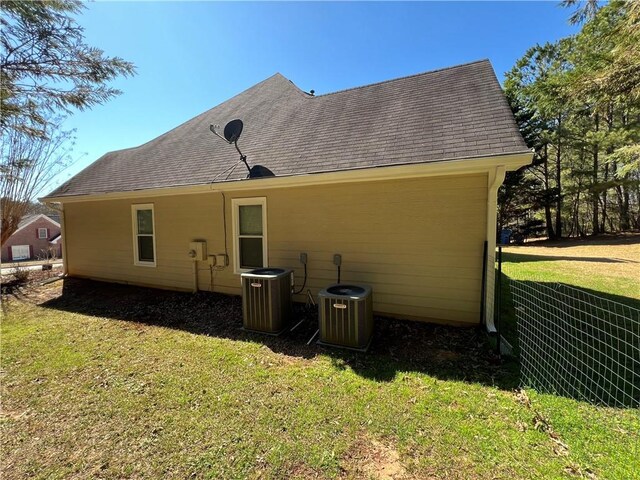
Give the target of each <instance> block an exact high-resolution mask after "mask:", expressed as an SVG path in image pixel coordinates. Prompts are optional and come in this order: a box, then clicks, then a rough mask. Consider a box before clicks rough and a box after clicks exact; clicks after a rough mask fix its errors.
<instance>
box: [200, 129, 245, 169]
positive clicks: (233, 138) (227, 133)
mask: <svg viewBox="0 0 640 480" xmlns="http://www.w3.org/2000/svg"><path fill="white" fill-rule="evenodd" d="M242 127H243V124H242V120H238V119H236V120H231V121H230V122H229V123H227V124H226V125H225V127H224V130H223V135H224V136H223V135H220V133H218V129H219V128H220V125H210V126H209V130H211V131H212V132H213V133H215V134H216V135H217V136H218V137H220V138H221V139H222V140H224V141H225V142H227V143H229V144H232V143H233V145H234V146H235V147H236V150H237V151H238V153H239V154H240V160H241V161H242V163H244V165H245V166H246V167H247V170H248V171H249V174H251V168H250V167H249V164H248V163H247V156H246V155H244V154H243V153H242V152H241V151H240V148H239V147H238V138H240V134H241V133H242Z"/></svg>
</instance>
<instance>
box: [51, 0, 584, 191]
mask: <svg viewBox="0 0 640 480" xmlns="http://www.w3.org/2000/svg"><path fill="white" fill-rule="evenodd" d="M570 12H571V11H570V10H568V9H565V8H562V7H560V6H559V5H558V2H420V3H418V2H410V3H400V2H393V3H364V2H356V3H311V2H302V3H293V2H288V3H266V2H265V3H216V2H151V1H149V2H101V1H98V2H95V3H90V4H89V5H88V9H87V10H86V11H85V12H84V13H83V14H82V15H81V16H79V17H78V21H79V23H80V24H81V25H82V26H83V27H84V28H85V38H86V40H87V42H88V43H89V44H90V45H93V46H96V47H99V48H102V49H103V50H104V51H105V53H106V54H107V55H110V56H116V55H117V56H120V57H123V58H125V59H127V60H130V61H132V62H133V63H135V65H136V67H137V70H138V74H137V75H136V76H134V77H132V78H127V79H119V80H117V81H115V82H113V84H112V85H113V86H115V87H117V88H119V89H120V90H122V91H123V92H124V93H123V94H122V95H121V96H119V97H117V98H115V99H113V100H111V101H109V102H108V103H106V104H104V105H99V106H96V107H94V108H93V109H91V110H88V111H84V112H77V113H75V114H74V115H73V116H72V117H71V118H69V120H67V122H66V125H65V128H75V129H77V132H76V136H77V140H76V145H75V148H74V154H73V155H74V157H76V158H78V157H80V159H79V160H78V161H77V162H76V163H75V164H74V165H73V166H72V167H70V168H68V169H67V170H66V171H65V172H64V173H63V174H62V175H61V176H59V177H58V179H57V180H56V182H55V184H58V183H60V182H61V181H63V180H65V179H67V178H69V177H70V176H72V175H73V174H75V173H77V172H78V171H79V170H81V169H82V168H84V167H86V166H87V165H89V164H90V163H91V162H93V161H94V160H96V159H98V158H99V157H100V156H101V155H103V154H104V153H106V152H108V151H111V150H118V149H121V148H128V147H134V146H137V145H140V144H142V143H145V142H147V141H149V140H151V139H153V138H155V137H156V136H158V135H160V134H162V133H164V132H166V131H168V130H170V129H171V128H173V127H175V126H177V125H179V124H181V123H183V122H185V121H186V120H189V119H190V118H192V117H194V116H195V115H197V114H199V113H201V112H203V111H205V110H208V109H209V108H211V107H213V106H215V105H217V104H219V103H221V102H223V101H224V100H226V99H228V98H230V97H232V96H233V95H235V94H237V93H239V92H241V91H243V90H245V89H246V88H249V87H250V86H252V85H254V84H255V83H257V82H259V81H261V80H263V79H265V78H267V77H269V76H271V75H273V74H274V73H275V72H280V73H282V74H283V75H284V76H285V77H287V78H289V79H290V80H292V81H293V82H294V83H295V84H296V85H297V86H298V87H299V88H301V89H303V90H305V91H308V90H310V89H314V90H315V91H316V94H322V93H327V92H332V91H336V90H341V89H344V88H349V87H355V86H359V85H365V84H369V83H374V82H379V81H382V80H388V79H392V78H397V77H402V76H406V75H411V74H414V73H419V72H424V71H428V70H433V69H436V68H442V67H447V66H451V65H456V64H460V63H465V62H469V61H474V60H479V59H482V58H489V59H490V60H491V62H492V63H493V66H494V69H495V70H496V73H497V75H498V78H499V79H500V80H502V77H503V74H504V72H505V71H508V70H509V69H511V67H512V66H513V64H514V63H515V61H516V60H517V59H518V58H519V57H521V56H522V55H523V54H524V52H525V51H526V50H527V48H529V47H530V46H533V45H534V44H536V43H544V42H547V41H555V40H557V39H559V38H562V37H564V36H567V35H570V34H572V33H575V31H576V28H575V27H572V26H570V25H569V24H568V22H567V19H568V17H569V15H570ZM212 141H213V138H212ZM53 186H55V185H52V186H51V187H53Z"/></svg>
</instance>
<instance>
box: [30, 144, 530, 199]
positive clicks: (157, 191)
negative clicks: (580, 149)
mask: <svg viewBox="0 0 640 480" xmlns="http://www.w3.org/2000/svg"><path fill="white" fill-rule="evenodd" d="M532 160H533V152H532V151H530V150H523V151H521V152H515V153H507V154H500V155H487V156H482V157H465V158H456V159H445V160H440V161H432V162H422V163H409V164H395V165H384V166H376V167H361V168H353V169H347V170H337V171H330V172H315V173H304V174H293V175H283V176H277V177H266V178H260V179H243V180H235V181H227V182H219V183H207V184H198V185H184V186H172V187H162V188H150V189H142V190H133V191H123V192H104V193H96V194H86V195H67V196H64V195H63V196H48V197H42V198H40V199H39V200H40V202H42V203H75V202H86V201H94V200H115V199H127V198H144V197H147V198H148V197H157V196H170V195H187V194H197V193H206V192H210V191H238V190H254V189H256V188H260V189H271V188H287V187H299V186H307V185H327V184H336V183H350V182H364V181H376V180H377V181H380V180H393V179H401V178H415V177H430V176H442V175H465V174H471V173H480V172H486V171H488V170H490V169H492V168H495V167H497V166H504V167H505V169H506V171H513V170H517V169H519V168H521V167H523V166H525V165H528V164H530V163H531V161H532Z"/></svg>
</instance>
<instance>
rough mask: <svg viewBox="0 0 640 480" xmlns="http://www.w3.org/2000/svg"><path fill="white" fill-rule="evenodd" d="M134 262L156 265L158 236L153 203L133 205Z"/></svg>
mask: <svg viewBox="0 0 640 480" xmlns="http://www.w3.org/2000/svg"><path fill="white" fill-rule="evenodd" d="M131 213H132V217H133V263H134V264H135V265H140V266H143V267H155V266H156V238H155V225H154V218H153V204H152V203H148V204H144V205H132V206H131Z"/></svg>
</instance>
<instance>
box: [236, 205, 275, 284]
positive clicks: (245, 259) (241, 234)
mask: <svg viewBox="0 0 640 480" xmlns="http://www.w3.org/2000/svg"><path fill="white" fill-rule="evenodd" d="M232 205H233V238H234V242H235V245H234V246H235V248H234V267H235V271H236V273H241V272H244V271H247V270H251V269H253V268H261V267H266V266H267V265H268V260H267V199H266V198H265V197H258V198H236V199H233V201H232Z"/></svg>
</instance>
